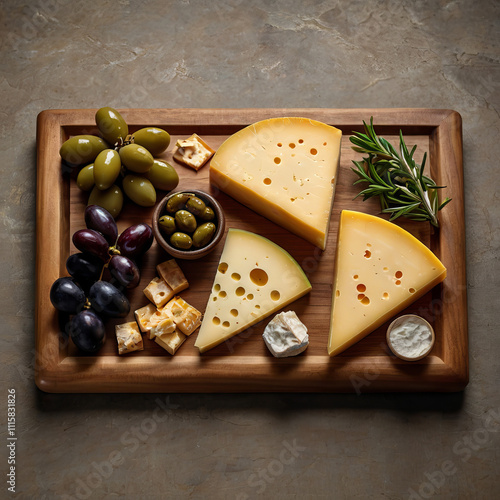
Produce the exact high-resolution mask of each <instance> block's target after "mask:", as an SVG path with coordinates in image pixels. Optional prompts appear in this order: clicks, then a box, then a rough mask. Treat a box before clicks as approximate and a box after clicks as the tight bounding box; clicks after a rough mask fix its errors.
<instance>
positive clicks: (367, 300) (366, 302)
mask: <svg viewBox="0 0 500 500" xmlns="http://www.w3.org/2000/svg"><path fill="white" fill-rule="evenodd" d="M361 303H362V304H363V305H364V306H367V305H368V304H370V299H369V298H368V297H363V298H362V299H361Z"/></svg>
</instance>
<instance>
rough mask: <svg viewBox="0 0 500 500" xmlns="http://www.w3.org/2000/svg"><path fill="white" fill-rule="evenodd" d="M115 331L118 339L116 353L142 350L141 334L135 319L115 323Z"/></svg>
mask: <svg viewBox="0 0 500 500" xmlns="http://www.w3.org/2000/svg"><path fill="white" fill-rule="evenodd" d="M115 333H116V340H117V341H118V354H126V353H127V352H133V351H142V350H144V344H143V342H142V335H141V332H140V331H139V327H138V326H137V323H136V322H135V321H131V322H130V323H123V324H122V325H116V326H115Z"/></svg>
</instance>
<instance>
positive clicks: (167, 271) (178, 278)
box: [156, 259, 189, 295]
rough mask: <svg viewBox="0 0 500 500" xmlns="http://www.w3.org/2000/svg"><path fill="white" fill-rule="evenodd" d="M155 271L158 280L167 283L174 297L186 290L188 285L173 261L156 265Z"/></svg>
mask: <svg viewBox="0 0 500 500" xmlns="http://www.w3.org/2000/svg"><path fill="white" fill-rule="evenodd" d="M156 270H157V271H158V275H159V276H160V278H162V279H163V281H165V283H167V285H168V286H169V287H170V288H171V289H172V291H173V293H174V294H175V295H176V294H178V293H179V292H182V290H185V289H186V288H188V286H189V283H188V281H187V279H186V277H185V276H184V273H183V272H182V270H181V268H180V267H179V265H178V264H177V262H176V261H175V259H170V260H167V261H165V262H162V263H161V264H158V265H157V266H156Z"/></svg>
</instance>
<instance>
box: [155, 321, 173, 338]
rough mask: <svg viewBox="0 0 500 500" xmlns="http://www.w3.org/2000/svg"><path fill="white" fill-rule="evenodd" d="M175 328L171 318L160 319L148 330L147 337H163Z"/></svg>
mask: <svg viewBox="0 0 500 500" xmlns="http://www.w3.org/2000/svg"><path fill="white" fill-rule="evenodd" d="M174 330H175V323H174V320H173V319H172V318H165V319H162V320H161V321H160V322H159V323H158V324H157V325H156V326H154V327H153V328H151V330H150V331H149V339H150V340H153V339H154V338H155V337H163V335H168V334H170V333H172V332H173V331H174Z"/></svg>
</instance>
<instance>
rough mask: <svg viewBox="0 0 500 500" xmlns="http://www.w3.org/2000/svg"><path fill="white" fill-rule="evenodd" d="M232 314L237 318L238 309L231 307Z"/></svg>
mask: <svg viewBox="0 0 500 500" xmlns="http://www.w3.org/2000/svg"><path fill="white" fill-rule="evenodd" d="M231 314H232V315H233V316H234V317H235V318H236V316H238V309H231Z"/></svg>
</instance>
